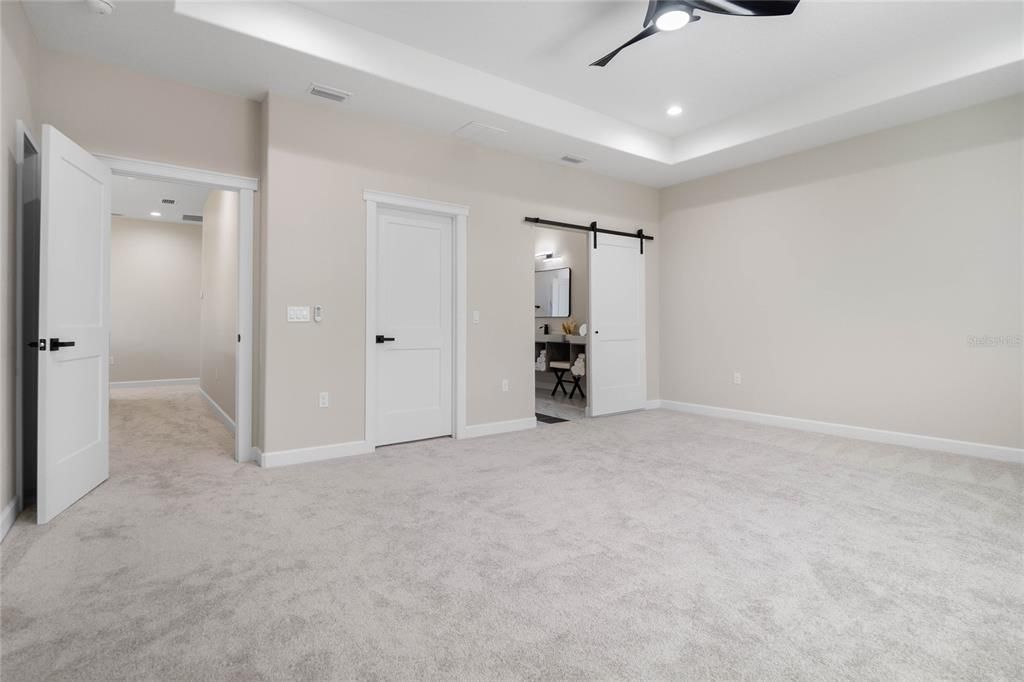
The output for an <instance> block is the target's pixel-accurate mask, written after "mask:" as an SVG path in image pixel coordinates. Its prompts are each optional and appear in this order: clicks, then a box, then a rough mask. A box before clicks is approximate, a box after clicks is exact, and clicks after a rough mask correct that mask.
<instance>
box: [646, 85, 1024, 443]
mask: <svg viewBox="0 0 1024 682" xmlns="http://www.w3.org/2000/svg"><path fill="white" fill-rule="evenodd" d="M1022 121H1024V110H1022V99H1021V98H1020V97H1017V98H1012V99H1009V100H1002V101H998V102H993V103H990V104H987V105H983V106H980V107H975V108H972V109H968V110H965V111H961V112H957V113H952V114H949V115H945V116H941V117H937V118H932V119H929V120H926V121H923V122H920V123H915V124H911V125H906V126H902V127H899V128H894V129H890V130H886V131H883V132H879V133H876V134H872V135H868V136H864V137H859V138H856V139H851V140H848V141H845V142H840V143H837V144H832V145H829V146H826V147H822V148H818V149H814V150H811V151H807V152H804V153H801V154H796V155H793V156H789V157H786V158H782V159H778V160H775V161H770V162H766V163H762V164H758V165H756V166H751V167H748V168H744V169H740V170H737V171H734V172H730V173H726V174H723V175H719V176H715V177H710V178H705V179H702V180H698V181H694V182H690V183H687V184H684V185H680V186H677V187H674V188H671V189H667V190H664V191H663V192H662V194H661V202H662V207H661V211H662V228H661V237H660V239H659V245H660V248H661V258H662V264H663V267H662V271H661V279H660V282H661V289H662V302H663V303H662V307H661V320H662V322H661V324H662V338H661V342H662V348H663V349H664V351H663V352H662V355H661V368H662V372H663V378H662V393H661V397H662V398H663V399H668V400H677V401H683V402H691V403H701V404H706V405H715V406H721V407H729V408H736V409H741V410H751V411H755V412H764V413H769V414H777V415H784V416H791V417H801V418H807V419H814V420H821V421H827V422H838V423H842V424H850V425H856V426H864V427H871V428H877V429H886V430H893V431H902V432H909V433H916V434H925V435H929V436H938V437H945V438H952V439H958V440H965V441H973V442H979V443H988V444H994V445H1005V446H1017V447H1020V446H1022V445H1024V441H1022V434H1021V426H1022V424H1021V415H1022V396H1021V390H1022V382H1021V376H1022V375H1021V372H1022V369H1021V350H1020V348H1019V347H1017V348H1012V347H1006V346H999V347H989V348H978V347H971V346H969V345H968V337H969V336H972V335H974V336H980V335H986V334H987V335H992V336H1002V335H1014V334H1021V316H1022V292H1021V287H1022V284H1021V282H1022V280H1021V277H1022V273H1021V253H1022V246H1021V230H1022V223H1024V217H1022V187H1024V175H1022V169H1021V166H1022V154H1024V147H1022V139H1021V138H1022ZM734 371H740V372H742V376H743V383H742V385H739V386H737V385H734V384H733V381H732V379H733V372H734Z"/></svg>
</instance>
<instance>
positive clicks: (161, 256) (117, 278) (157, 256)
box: [110, 175, 239, 457]
mask: <svg viewBox="0 0 1024 682" xmlns="http://www.w3.org/2000/svg"><path fill="white" fill-rule="evenodd" d="M238 209H239V192H238V191H237V190H223V189H210V188H209V187H207V186H205V185H198V184H185V183H180V182H166V181H158V180H149V179H136V178H134V177H132V176H128V175H115V176H114V177H113V178H112V185H111V221H110V223H111V224H110V244H111V249H110V251H111V258H110V292H111V293H110V304H111V329H110V422H111V449H112V451H114V452H118V451H122V450H125V449H135V450H137V451H138V452H137V454H138V455H139V456H141V455H142V454H143V452H144V451H145V452H149V451H154V452H155V451H157V450H158V449H159V448H158V447H157V448H154V447H148V448H146V447H141V445H140V443H139V442H138V441H139V439H136V438H135V434H136V433H145V434H148V435H147V437H146V438H145V440H146V442H147V444H148V445H150V446H159V445H160V444H159V443H155V442H154V440H155V439H154V438H153V435H154V434H161V433H166V434H168V437H167V438H165V439H164V440H168V441H177V442H181V441H180V436H181V435H183V434H182V432H183V431H190V432H191V436H192V437H191V438H190V439H189V441H188V444H187V448H186V449H191V450H201V451H203V452H204V453H207V454H217V455H221V456H225V457H234V444H233V440H234V433H235V417H236V415H235V402H236V401H235V367H236V364H237V358H236V354H237V352H236V346H237V345H238V344H237V341H236V338H237V334H238V332H237V319H236V318H237V311H238V292H237V276H238V275H237V273H238V247H237V244H238ZM204 412H206V413H208V415H204V414H203V413H204ZM209 417H212V418H213V419H212V420H211V421H210V423H202V424H201V428H195V427H196V426H197V425H199V424H200V423H201V422H206V421H208V418H209ZM127 422H131V424H130V426H129V425H128V424H127ZM218 422H219V424H218ZM218 426H219V427H220V428H218ZM172 434H174V435H173V436H172ZM180 454H181V455H182V456H186V455H187V454H189V453H186V452H181V453H180Z"/></svg>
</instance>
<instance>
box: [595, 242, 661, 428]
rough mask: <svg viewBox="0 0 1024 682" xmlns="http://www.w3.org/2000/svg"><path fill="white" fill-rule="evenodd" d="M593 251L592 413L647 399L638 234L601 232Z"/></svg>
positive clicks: (637, 405)
mask: <svg viewBox="0 0 1024 682" xmlns="http://www.w3.org/2000/svg"><path fill="white" fill-rule="evenodd" d="M588 251H589V252H590V328H591V330H592V331H591V337H590V348H589V357H588V358H587V360H588V363H587V364H588V365H589V366H588V367H587V374H589V375H590V379H589V386H590V394H589V396H588V401H589V402H588V406H589V407H588V409H589V410H590V414H591V416H598V415H602V414H611V413H613V412H625V411H627V410H641V409H643V408H644V407H645V406H646V404H647V361H646V350H645V349H646V327H645V322H644V256H643V255H642V254H641V253H640V242H639V240H637V239H636V238H635V237H619V236H617V235H605V234H602V235H599V236H598V238H597V248H596V249H595V248H589V249H588Z"/></svg>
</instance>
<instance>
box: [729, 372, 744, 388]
mask: <svg viewBox="0 0 1024 682" xmlns="http://www.w3.org/2000/svg"><path fill="white" fill-rule="evenodd" d="M732 383H734V384H736V385H737V386H739V385H740V384H742V383H743V375H742V374H740V373H739V372H733V373H732Z"/></svg>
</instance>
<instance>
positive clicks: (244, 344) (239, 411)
mask: <svg viewBox="0 0 1024 682" xmlns="http://www.w3.org/2000/svg"><path fill="white" fill-rule="evenodd" d="M94 156H95V157H96V158H97V159H99V160H100V161H102V162H103V163H105V164H106V165H107V166H108V167H109V168H110V171H111V172H112V173H113V174H114V175H124V176H129V177H133V178H144V179H147V180H163V181H171V182H180V183H184V184H189V185H201V186H204V187H210V188H212V189H222V190H228V191H237V192H238V281H237V283H236V293H237V302H236V306H237V307H236V311H235V319H236V320H237V321H238V337H239V341H238V345H237V347H236V351H235V415H236V416H237V418H238V423H239V424H240V428H238V429H235V427H234V424H235V422H234V420H230V419H229V421H230V424H231V428H232V429H233V430H234V431H235V461H237V462H247V461H252V403H253V395H252V368H253V358H252V355H253V343H252V340H253V334H254V333H255V332H254V329H253V323H252V321H253V292H252V284H253V262H252V258H253V243H254V239H255V232H256V225H255V211H256V208H255V204H256V197H255V194H254V193H255V192H256V191H257V190H258V189H259V181H258V180H257V179H256V178H247V177H244V176H241V175H230V174H228V173H219V172H216V171H207V170H201V169H197V168H185V167H184V166H175V165H173V164H169V163H159V162H155V161H141V160H139V159H129V158H126V157H123V156H112V155H109V154H94ZM207 398H209V396H207ZM217 409H218V411H220V412H222V413H223V410H221V409H220V406H219V405H218V406H217ZM225 416H226V415H225ZM225 423H227V422H225Z"/></svg>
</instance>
